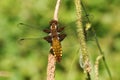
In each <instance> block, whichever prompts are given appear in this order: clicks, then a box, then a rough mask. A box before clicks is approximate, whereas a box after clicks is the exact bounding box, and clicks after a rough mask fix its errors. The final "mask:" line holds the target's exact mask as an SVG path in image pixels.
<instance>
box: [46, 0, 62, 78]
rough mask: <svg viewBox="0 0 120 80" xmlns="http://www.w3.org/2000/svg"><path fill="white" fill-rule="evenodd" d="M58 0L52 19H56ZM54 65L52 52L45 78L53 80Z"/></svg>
mask: <svg viewBox="0 0 120 80" xmlns="http://www.w3.org/2000/svg"><path fill="white" fill-rule="evenodd" d="M60 1H61V0H57V3H56V7H55V11H54V17H53V19H54V20H56V21H58V11H59V6H60ZM55 65H56V59H55V56H54V55H53V54H51V53H50V54H49V55H48V65H47V80H55Z"/></svg>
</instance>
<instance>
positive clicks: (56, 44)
mask: <svg viewBox="0 0 120 80" xmlns="http://www.w3.org/2000/svg"><path fill="white" fill-rule="evenodd" d="M52 49H53V54H54V55H55V58H56V61H58V62H60V60H61V57H62V47H61V43H60V41H59V40H58V38H57V37H56V38H53V39H52Z"/></svg>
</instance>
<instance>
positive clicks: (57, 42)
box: [43, 20, 66, 62]
mask: <svg viewBox="0 0 120 80" xmlns="http://www.w3.org/2000/svg"><path fill="white" fill-rule="evenodd" d="M63 30H64V27H61V28H58V22H57V21H56V20H51V21H50V29H45V30H43V31H44V32H45V33H48V34H49V35H48V36H46V37H44V39H45V40H46V41H47V42H48V43H50V44H51V48H50V53H52V54H53V55H54V56H55V58H56V61H58V62H60V61H61V57H62V46H61V41H63V40H64V38H65V37H66V34H62V33H61V32H62V31H63Z"/></svg>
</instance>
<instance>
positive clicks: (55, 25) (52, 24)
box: [50, 20, 58, 30]
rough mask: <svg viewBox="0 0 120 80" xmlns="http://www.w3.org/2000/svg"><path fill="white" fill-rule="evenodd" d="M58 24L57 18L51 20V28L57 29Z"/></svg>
mask: <svg viewBox="0 0 120 80" xmlns="http://www.w3.org/2000/svg"><path fill="white" fill-rule="evenodd" d="M57 24H58V22H57V21H56V20H52V21H50V28H51V30H56V29H57Z"/></svg>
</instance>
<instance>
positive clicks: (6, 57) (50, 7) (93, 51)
mask: <svg viewBox="0 0 120 80" xmlns="http://www.w3.org/2000/svg"><path fill="white" fill-rule="evenodd" d="M55 3H56V0H1V1H0V71H8V72H9V73H10V75H9V76H7V77H0V80H45V79H46V68H47V55H48V53H49V48H50V45H49V44H48V43H47V42H46V41H44V40H43V39H42V37H44V36H46V34H45V33H43V32H42V30H43V29H46V28H49V21H50V20H51V19H52V18H53V13H54V8H55ZM119 3H120V0H85V1H84V4H85V5H86V7H87V11H88V13H89V14H90V15H92V16H93V18H91V24H92V27H94V28H95V30H96V33H97V36H98V38H99V42H100V44H101V47H102V49H103V51H104V53H105V56H106V60H107V62H108V65H109V68H110V70H111V72H112V77H113V79H114V80H120V76H119V74H120V64H119V61H120V58H119V56H120V28H119V27H120V22H119V21H120V15H119V14H120V5H119ZM83 12H84V11H83ZM75 21H76V13H75V5H74V0H63V1H62V2H61V7H60V12H59V22H60V23H61V24H62V25H64V26H65V27H66V29H65V31H64V32H65V33H66V34H67V38H66V39H65V40H64V41H63V42H62V46H63V57H62V61H61V63H57V67H56V80H84V79H85V78H84V77H85V75H84V74H83V70H82V69H81V68H80V66H79V54H78V49H79V48H80V46H79V42H78V39H77V33H76V29H75V28H76V27H75V26H76V25H75ZM83 21H84V20H83ZM21 22H22V23H27V24H29V25H33V26H34V27H33V28H31V29H29V28H24V27H25V26H23V28H22V29H21V27H18V24H19V23H21ZM28 27H30V26H28ZM91 36H93V35H91ZM21 37H26V38H27V37H28V38H33V39H28V40H25V41H24V42H22V44H19V38H21ZM34 38H40V39H34ZM71 45H72V46H71ZM88 49H89V55H90V57H91V60H92V64H94V62H95V59H96V57H97V56H98V55H99V51H98V49H97V46H96V44H95V41H94V39H93V40H91V41H88ZM74 56H75V57H74ZM73 59H74V60H73ZM71 62H72V63H71ZM99 71H100V79H101V80H109V76H108V74H107V72H106V70H105V67H104V65H103V62H102V61H100V69H99Z"/></svg>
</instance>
